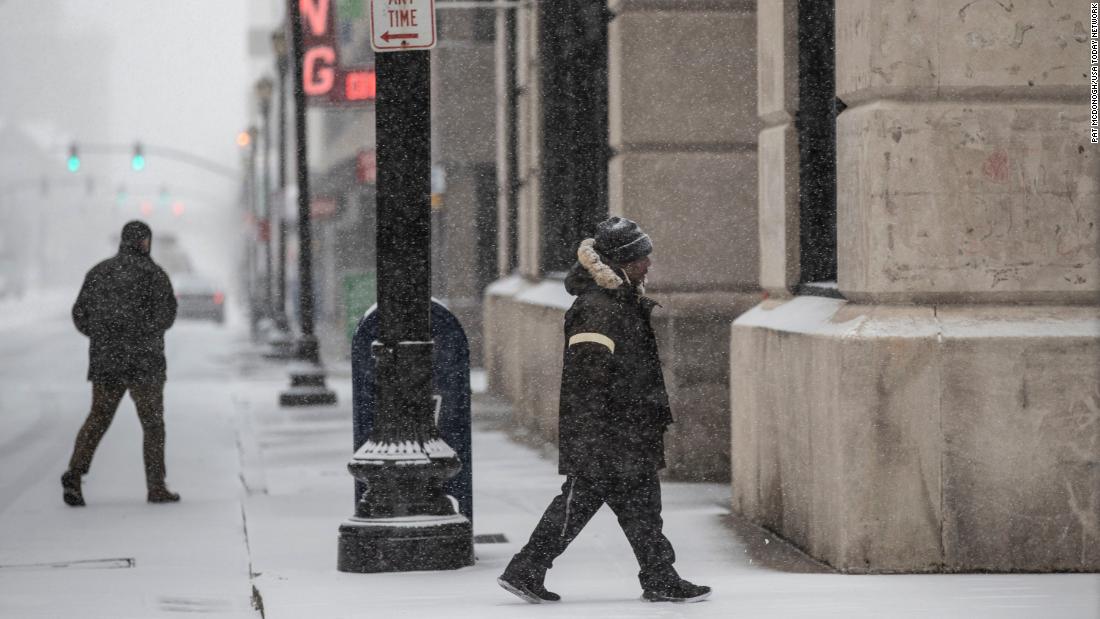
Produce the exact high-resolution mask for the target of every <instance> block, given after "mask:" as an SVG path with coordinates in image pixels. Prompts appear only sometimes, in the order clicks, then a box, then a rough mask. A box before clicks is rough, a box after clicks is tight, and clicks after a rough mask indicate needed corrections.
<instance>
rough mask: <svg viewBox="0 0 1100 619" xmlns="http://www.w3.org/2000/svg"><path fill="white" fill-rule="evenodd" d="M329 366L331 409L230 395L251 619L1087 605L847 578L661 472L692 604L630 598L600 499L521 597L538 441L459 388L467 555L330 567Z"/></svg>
mask: <svg viewBox="0 0 1100 619" xmlns="http://www.w3.org/2000/svg"><path fill="white" fill-rule="evenodd" d="M331 369H332V372H333V373H332V374H331V375H330V385H331V386H333V387H335V388H336V389H337V391H338V393H339V397H340V403H339V405H338V406H336V407H328V408H305V409H278V408H277V407H274V406H272V405H271V404H270V402H271V398H270V397H269V396H267V395H265V396H264V397H263V398H261V399H259V400H257V401H242V402H238V405H239V406H238V416H237V419H238V422H239V423H240V426H239V436H240V437H241V438H240V445H241V453H242V471H243V473H242V479H243V481H244V485H245V497H244V514H245V518H246V528H247V535H248V545H249V549H250V566H251V567H250V569H251V573H252V575H253V581H252V582H253V584H254V586H255V589H256V591H257V599H258V600H260V601H262V606H263V614H264V617H265V618H266V619H303V618H309V617H325V618H330V619H338V618H344V617H347V618H352V617H356V618H359V617H366V616H372V617H386V618H389V617H446V618H466V617H469V618H474V617H477V618H479V619H480V618H493V617H501V618H516V617H534V616H539V617H570V618H578V617H599V618H601V619H610V618H612V617H665V618H667V617H688V616H690V617H707V618H709V617H713V618H718V617H722V618H727V617H731V616H746V617H815V618H816V617H875V618H881V617H937V618H945V617H959V618H963V617H965V618H967V619H972V618H974V617H982V616H985V617H997V618H1003V617H1036V616H1043V617H1065V618H1076V617H1080V618H1088V619H1096V618H1098V617H1100V577H1098V576H1097V575H1095V574H1061V575H921V576H914V575H909V576H846V575H840V574H836V573H833V572H832V571H831V570H827V569H823V568H822V567H821V566H820V565H818V564H817V563H815V562H813V561H811V560H809V559H808V558H806V557H805V556H804V555H802V554H801V553H799V552H798V551H797V550H794V549H793V548H791V547H789V546H788V545H786V544H784V543H782V542H780V541H778V540H776V539H774V538H773V537H772V536H771V535H770V534H768V533H767V532H766V531H763V530H761V529H758V528H756V527H753V526H751V525H748V524H747V523H744V522H741V521H739V520H737V519H735V518H732V517H731V516H730V515H729V509H728V500H729V490H728V486H726V485H723V484H686V483H665V484H663V494H664V519H665V532H666V534H667V535H668V537H669V538H670V540H671V541H672V543H673V545H674V546H675V548H676V551H677V556H678V557H679V560H678V561H677V563H676V566H677V569H678V570H679V571H680V572H681V574H682V575H683V576H684V577H686V578H688V579H689V580H692V581H694V582H697V583H701V584H707V585H710V586H711V587H713V589H714V594H713V595H712V597H711V598H710V599H709V600H707V601H705V602H702V603H699V604H690V605H673V604H667V603H666V604H653V603H649V602H645V601H642V600H640V599H639V596H640V593H641V590H640V589H639V587H638V582H637V577H636V574H637V569H638V568H637V564H636V563H635V560H634V556H633V553H632V552H631V550H630V547H629V545H628V544H627V542H626V539H625V537H624V536H623V534H622V532H621V531H620V530H619V528H618V525H617V523H616V521H615V519H614V517H613V515H612V514H611V512H610V511H609V510H608V509H602V510H601V511H600V512H599V513H598V514H597V515H596V517H595V518H593V520H592V522H591V523H590V524H589V525H588V526H587V527H586V528H585V530H584V531H583V532H582V533H581V534H580V536H579V537H578V538H577V539H576V541H575V542H574V543H573V544H572V545H571V546H570V548H569V549H568V550H567V552H566V553H565V554H564V555H563V556H562V557H561V558H560V559H559V560H558V561H557V562H556V564H555V566H554V569H552V570H551V571H550V572H549V575H548V578H547V587H548V588H549V589H550V590H552V591H555V592H557V593H559V594H561V595H562V597H563V601H562V602H561V603H558V604H542V605H537V606H535V605H530V604H526V603H524V602H522V601H520V600H518V599H517V598H515V597H513V596H512V595H510V594H508V593H507V592H505V591H503V590H502V589H500V588H499V587H498V585H497V584H496V577H497V576H498V575H499V574H500V573H501V571H502V570H503V569H504V566H505V564H506V563H507V561H508V559H509V558H510V557H511V555H512V554H513V553H515V552H516V551H517V550H518V549H519V548H520V546H521V545H522V544H523V543H524V542H525V541H526V539H527V536H528V535H529V534H530V532H531V530H532V529H533V527H534V525H535V523H536V522H537V521H538V519H539V517H540V515H541V514H542V510H543V509H544V508H545V507H546V505H547V504H548V503H549V501H550V499H551V498H553V497H554V496H555V495H556V493H557V492H558V491H559V488H560V486H561V483H562V478H561V477H560V476H558V475H557V465H556V458H555V457H554V454H553V453H552V452H548V450H545V449H541V450H540V449H536V448H534V447H530V446H525V445H523V444H522V443H520V442H517V441H515V440H512V439H511V438H510V437H509V436H508V435H507V434H506V432H505V431H504V429H503V428H504V427H505V426H506V424H505V423H504V420H505V418H506V417H507V415H509V410H508V407H507V406H506V405H504V404H503V403H501V402H498V401H494V400H492V399H491V398H488V397H486V396H484V395H476V394H475V397H474V412H473V425H474V434H473V454H474V456H473V467H474V532H475V535H491V534H501V535H503V537H504V539H505V540H506V541H504V542H503V543H479V544H477V545H476V546H475V552H476V555H477V562H476V564H475V565H474V566H471V567H467V568H463V569H460V570H455V571H444V572H413V573H379V574H345V573H340V572H338V571H336V538H337V528H338V527H339V525H340V522H341V521H342V520H343V519H344V518H346V517H348V516H350V515H351V514H352V513H353V507H354V505H353V501H354V497H353V494H352V478H351V476H350V475H349V474H348V472H347V469H346V465H347V462H348V460H349V458H350V456H351V447H352V445H351V412H350V411H351V400H350V377H349V376H348V368H347V366H346V364H338V365H336V366H334V367H332V368H331Z"/></svg>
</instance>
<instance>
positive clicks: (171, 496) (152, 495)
mask: <svg viewBox="0 0 1100 619" xmlns="http://www.w3.org/2000/svg"><path fill="white" fill-rule="evenodd" d="M147 498H148V500H149V502H150V503H176V502H178V501H179V500H180V495H179V494H178V493H176V492H172V491H171V490H169V489H168V486H160V487H158V488H153V489H152V490H150V491H149V495H148V497H147Z"/></svg>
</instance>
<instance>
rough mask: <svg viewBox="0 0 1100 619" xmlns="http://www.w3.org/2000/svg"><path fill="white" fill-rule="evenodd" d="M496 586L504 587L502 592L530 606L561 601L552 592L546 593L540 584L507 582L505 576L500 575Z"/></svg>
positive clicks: (516, 580) (519, 581)
mask: <svg viewBox="0 0 1100 619" xmlns="http://www.w3.org/2000/svg"><path fill="white" fill-rule="evenodd" d="M497 584H498V585H500V586H501V587H504V590H505V591H507V592H508V593H511V594H512V595H515V596H516V597H518V598H520V599H521V600H523V601H524V602H528V603H531V604H542V603H543V602H558V601H561V596H560V595H558V594H557V593H554V592H553V591H547V590H546V587H545V586H543V585H542V583H535V582H524V581H521V580H519V579H514V580H509V578H508V577H507V575H504V574H502V575H501V576H500V578H497Z"/></svg>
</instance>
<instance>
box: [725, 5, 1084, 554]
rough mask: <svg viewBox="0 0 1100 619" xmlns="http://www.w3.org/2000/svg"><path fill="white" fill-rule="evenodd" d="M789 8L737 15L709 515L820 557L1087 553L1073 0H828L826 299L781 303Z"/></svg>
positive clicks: (789, 137) (1077, 47) (794, 28)
mask: <svg viewBox="0 0 1100 619" xmlns="http://www.w3.org/2000/svg"><path fill="white" fill-rule="evenodd" d="M804 8H805V3H802V2H797V1H795V0H770V1H768V2H763V1H762V2H760V6H759V8H758V16H759V20H758V39H759V40H760V41H761V42H762V44H761V46H760V60H759V64H758V67H759V69H760V70H761V76H760V82H759V83H760V88H759V93H758V97H759V113H760V117H761V119H762V121H763V122H764V124H765V127H764V129H762V131H761V133H760V164H761V165H760V187H761V195H760V222H761V225H760V239H761V247H762V251H761V283H762V285H763V286H764V287H765V289H766V290H768V292H769V293H770V298H769V299H768V300H767V301H766V302H764V303H763V304H761V305H760V306H758V307H756V308H754V309H753V310H752V311H750V312H748V313H746V314H745V315H743V316H741V317H740V318H738V319H737V320H736V321H735V322H734V325H733V335H732V338H731V346H732V347H733V350H734V351H735V352H736V354H735V355H734V357H733V361H732V364H731V370H730V373H731V392H732V393H733V394H734V397H733V399H732V401H733V406H732V409H731V410H732V418H733V422H732V427H733V430H732V435H731V440H732V453H733V472H734V473H733V507H734V509H735V510H736V511H738V512H740V513H742V514H745V515H747V516H749V517H750V518H752V519H753V520H755V521H757V522H759V523H761V524H763V525H764V526H766V527H768V528H770V529H772V530H774V531H776V532H778V533H779V534H781V535H782V536H784V537H785V538H787V539H789V540H791V541H793V542H795V543H796V544H797V545H799V546H800V547H802V548H803V549H804V550H806V551H807V552H808V553H809V554H811V555H813V556H814V557H817V558H819V559H822V560H824V561H826V562H828V563H829V564H831V565H833V566H834V567H837V568H839V569H841V570H845V571H851V572H866V571H971V570H991V571H1015V570H1039V571H1045V570H1084V571H1095V570H1100V466H1097V463H1098V462H1100V371H1098V368H1100V309H1098V301H1100V260H1098V256H1097V249H1098V242H1097V229H1096V223H1097V216H1098V210H1100V209H1098V205H1100V202H1098V195H1097V187H1098V183H1100V164H1098V159H1097V156H1098V155H1100V150H1098V149H1097V148H1096V147H1095V146H1094V145H1091V144H1089V143H1088V142H1089V139H1088V108H1087V101H1088V91H1087V85H1088V80H1087V76H1086V71H1087V55H1088V54H1087V49H1086V48H1087V42H1086V41H1085V39H1084V37H1083V33H1084V32H1085V30H1084V29H1082V24H1083V23H1084V24H1087V20H1088V14H1087V5H1085V4H1083V3H1079V2H1071V1H1057V0H1055V1H1052V2H1049V3H1047V2H1043V3H1014V4H1013V3H1009V4H1005V3H997V2H966V1H963V0H920V1H915V0H884V1H879V0H876V1H870V0H837V2H836V7H835V34H836V56H835V63H836V64H835V86H836V96H837V98H838V99H839V100H840V101H841V102H843V104H842V105H841V106H840V108H841V109H842V108H843V106H844V105H846V106H847V109H843V111H840V112H839V114H838V115H837V116H836V136H837V138H836V196H837V199H836V218H837V226H836V230H837V244H836V253H837V255H836V259H837V289H838V291H839V294H840V296H841V297H842V298H836V299H833V298H822V297H812V296H804V295H802V296H800V295H797V294H794V293H795V292H796V283H797V282H798V281H799V275H798V274H799V267H800V265H799V263H798V256H799V255H800V253H799V249H798V247H797V246H794V247H792V245H796V244H797V243H799V239H800V235H799V234H798V233H797V225H798V224H797V222H798V221H799V215H800V213H801V207H800V203H799V196H800V191H799V184H798V183H799V180H800V175H799V166H800V164H801V163H803V162H804V160H803V159H801V158H800V152H799V145H798V141H797V140H798V131H797V121H796V118H798V116H797V113H798V112H799V110H800V99H801V97H800V92H799V85H800V82H799V78H798V68H799V63H800V57H799V47H800V43H803V42H804V41H805V33H802V34H801V35H800V33H799V26H800V25H803V26H804V25H805V22H804V21H801V20H799V15H798V13H799V10H800V9H804ZM764 42H766V43H764ZM792 228H794V229H793V230H792Z"/></svg>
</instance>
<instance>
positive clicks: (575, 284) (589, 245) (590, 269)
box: [565, 239, 645, 296]
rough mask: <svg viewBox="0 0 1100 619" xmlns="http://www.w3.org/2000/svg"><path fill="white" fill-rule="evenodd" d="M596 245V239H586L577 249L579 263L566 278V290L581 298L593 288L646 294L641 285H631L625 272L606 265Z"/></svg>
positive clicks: (575, 264)
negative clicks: (632, 290)
mask: <svg viewBox="0 0 1100 619" xmlns="http://www.w3.org/2000/svg"><path fill="white" fill-rule="evenodd" d="M595 245H596V241H595V239H585V240H583V241H581V244H580V247H578V248H577V262H576V263H574V264H573V268H572V269H570V270H569V275H567V276H566V278H565V290H566V291H567V292H568V293H569V294H571V295H574V296H580V295H581V294H583V293H584V292H586V291H587V290H589V289H590V288H592V287H593V286H598V287H600V288H604V289H606V290H623V291H625V290H629V289H631V288H636V289H637V292H638V294H645V290H644V289H643V288H642V286H641V285H638V286H633V285H631V282H630V281H628V280H627V279H626V275H625V274H624V273H623V272H621V271H618V270H616V269H614V268H613V267H611V265H609V264H607V263H605V262H604V261H603V259H602V258H600V254H599V252H597V251H596V247H595Z"/></svg>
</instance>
